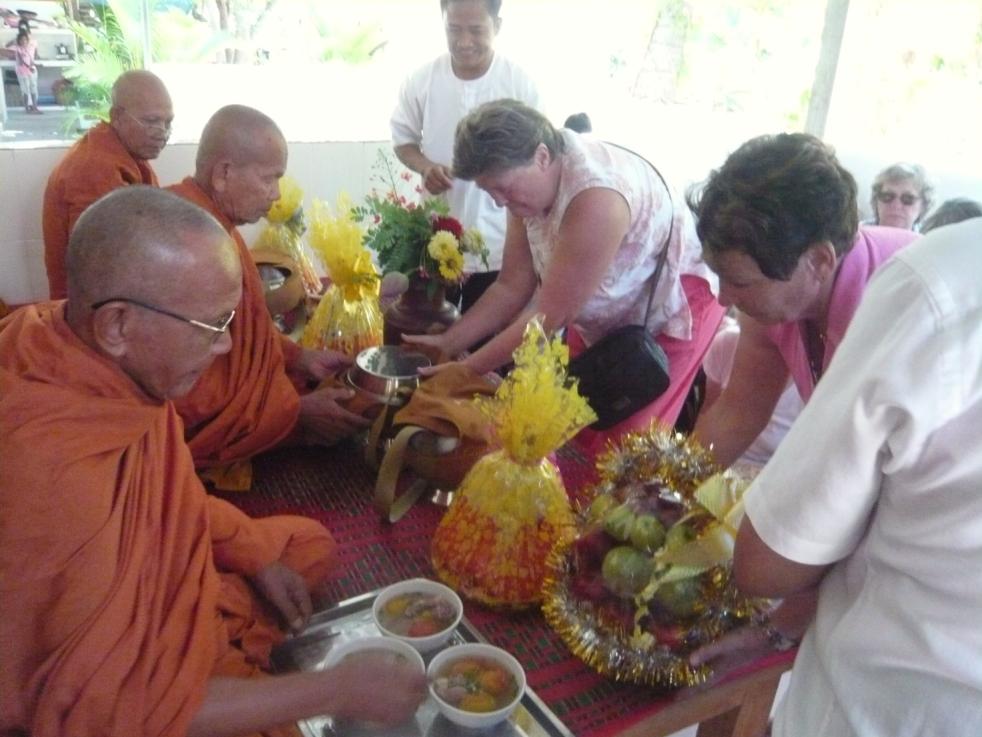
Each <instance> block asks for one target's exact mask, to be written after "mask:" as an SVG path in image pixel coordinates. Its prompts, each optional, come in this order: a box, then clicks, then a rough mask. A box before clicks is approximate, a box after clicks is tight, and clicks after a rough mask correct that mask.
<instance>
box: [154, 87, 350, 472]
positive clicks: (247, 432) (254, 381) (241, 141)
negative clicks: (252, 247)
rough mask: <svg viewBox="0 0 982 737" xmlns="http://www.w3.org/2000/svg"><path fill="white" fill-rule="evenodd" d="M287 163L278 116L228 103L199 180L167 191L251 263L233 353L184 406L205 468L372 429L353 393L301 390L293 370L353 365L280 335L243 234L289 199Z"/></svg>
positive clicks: (310, 374) (209, 131)
mask: <svg viewBox="0 0 982 737" xmlns="http://www.w3.org/2000/svg"><path fill="white" fill-rule="evenodd" d="M286 162H287V147H286V139H284V137H283V134H282V133H281V132H280V129H279V128H278V127H277V126H276V124H275V123H274V122H273V121H272V120H271V119H270V118H269V117H267V116H266V115H264V114H263V113H261V112H260V111H258V110H255V109H253V108H250V107H245V106H244V105H228V106H226V107H223V108H221V109H220V110H219V111H218V112H216V113H215V114H214V115H213V116H212V117H211V119H210V120H209V121H208V123H207V125H206V126H205V129H204V131H203V132H202V134H201V142H200V144H199V145H198V155H197V160H196V163H195V173H194V176H193V177H187V178H185V179H184V181H182V182H181V183H180V184H176V185H174V186H172V187H169V188H168V189H170V190H171V191H172V192H175V193H176V194H179V195H180V196H181V197H184V198H185V199H187V200H190V201H191V202H193V203H195V204H196V205H199V206H200V207H202V208H204V209H205V210H207V211H208V212H210V213H211V214H212V215H214V216H215V218H216V219H217V220H218V221H219V222H220V223H221V224H222V225H223V226H224V227H225V229H226V230H227V231H228V232H229V234H230V235H231V236H232V238H233V239H234V240H235V244H236V247H237V248H238V252H239V258H240V260H241V265H242V300H241V302H240V303H239V304H238V305H237V307H236V315H237V317H236V321H235V323H234V324H233V325H232V328H231V336H232V349H231V350H230V351H229V352H228V354H227V355H224V356H220V357H218V358H217V359H216V360H215V362H214V363H213V364H212V366H211V368H210V369H209V370H208V371H207V372H206V373H205V375H204V376H203V377H202V378H201V380H200V381H199V382H198V383H197V385H196V386H195V387H194V389H193V390H192V391H191V392H190V393H189V394H188V395H187V396H185V397H184V398H183V399H180V400H178V402H177V410H178V412H179V413H180V415H181V417H182V419H183V420H184V424H185V426H186V427H187V434H186V438H187V441H188V445H189V446H190V448H191V453H192V454H193V456H194V460H195V464H196V465H197V466H198V467H199V468H208V467H213V466H216V465H219V464H227V463H232V462H235V461H241V460H243V459H247V458H249V457H250V456H252V455H255V454H256V453H259V452H261V451H263V450H266V449H268V448H270V447H272V446H274V445H276V444H278V443H280V442H282V441H284V440H287V439H288V438H289V439H298V438H300V437H301V436H303V437H304V438H305V439H306V440H307V441H310V442H321V443H326V444H330V443H333V442H336V441H337V440H338V439H340V438H341V437H344V436H347V435H350V434H351V433H353V432H355V431H356V430H358V429H361V428H364V427H366V426H367V425H368V422H367V421H366V420H364V419H363V418H362V417H361V416H359V415H357V414H354V413H352V412H349V411H347V410H346V409H344V408H343V407H342V406H340V405H339V404H338V400H343V399H347V398H350V397H351V394H352V392H350V391H349V390H347V389H339V388H323V389H319V390H317V391H314V392H311V393H308V394H304V395H303V396H300V395H299V394H298V392H297V390H296V388H295V386H294V382H293V381H291V378H290V377H289V376H288V375H287V374H288V372H289V373H290V374H291V375H292V376H294V377H298V380H299V381H300V383H304V382H307V381H320V380H321V379H323V378H325V377H326V376H328V375H329V374H332V373H335V372H336V371H337V370H338V369H339V368H341V367H343V366H344V365H346V364H347V363H348V359H346V358H345V357H344V356H342V355H341V354H338V353H333V352H330V351H314V350H310V349H305V348H301V347H300V346H299V345H297V344H296V343H294V342H293V341H292V340H290V339H289V338H288V337H287V336H285V335H283V334H282V333H280V332H279V331H278V330H277V329H276V326H275V325H274V324H273V321H272V318H271V317H270V316H269V312H268V310H267V309H266V302H265V298H264V296H263V288H262V282H261V281H260V278H259V272H258V271H257V269H256V267H255V265H254V264H253V262H252V259H251V257H250V256H249V251H248V249H247V248H246V245H245V242H244V241H243V239H242V236H241V235H240V234H239V232H238V229H237V228H236V226H238V225H242V224H244V223H254V222H256V221H257V220H259V219H260V218H261V217H263V216H264V215H265V214H266V213H267V212H269V208H270V207H271V206H272V204H273V203H274V202H275V201H276V200H277V199H278V198H279V196H280V190H279V180H280V178H281V177H282V176H283V174H284V173H285V171H286Z"/></svg>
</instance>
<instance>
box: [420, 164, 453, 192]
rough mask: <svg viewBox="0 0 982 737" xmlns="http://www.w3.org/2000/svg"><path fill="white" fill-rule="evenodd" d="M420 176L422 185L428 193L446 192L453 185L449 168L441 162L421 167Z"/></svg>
mask: <svg viewBox="0 0 982 737" xmlns="http://www.w3.org/2000/svg"><path fill="white" fill-rule="evenodd" d="M421 176H422V177H423V186H424V187H426V191H427V192H429V193H430V194H440V193H441V192H446V191H447V190H448V189H450V188H451V187H452V186H453V177H452V176H451V175H450V169H448V168H447V167H445V166H444V165H443V164H433V165H432V166H428V167H426V168H425V169H423V171H422V173H421Z"/></svg>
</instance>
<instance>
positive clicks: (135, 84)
mask: <svg viewBox="0 0 982 737" xmlns="http://www.w3.org/2000/svg"><path fill="white" fill-rule="evenodd" d="M173 120H174V106H173V104H172V103H171V99H170V94H168V92H167V88H166V87H164V83H163V82H161V81H160V78H159V77H158V76H157V75H156V74H154V73H152V72H148V71H146V70H145V69H133V70H130V71H128V72H123V74H121V75H119V77H118V78H117V79H116V83H115V84H114V85H113V89H112V107H111V108H110V109H109V124H110V125H111V126H112V128H113V130H114V131H116V135H117V136H119V140H120V142H121V143H122V144H123V146H124V147H125V148H126V150H127V151H129V152H130V155H132V156H133V157H134V158H137V159H143V160H148V159H155V158H157V157H158V156H159V155H160V152H161V151H163V149H164V146H166V145H167V140H168V138H169V137H170V127H171V122H172V121H173Z"/></svg>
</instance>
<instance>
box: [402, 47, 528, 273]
mask: <svg viewBox="0 0 982 737" xmlns="http://www.w3.org/2000/svg"><path fill="white" fill-rule="evenodd" d="M503 98H511V99H515V100H520V101H521V102H524V103H525V104H526V105H529V106H531V107H538V106H539V93H538V91H537V90H536V88H535V85H534V84H533V83H532V80H531V79H530V78H529V76H528V75H527V74H526V73H525V72H524V71H522V69H521V68H519V67H518V66H517V65H516V64H514V63H512V62H510V61H509V60H508V59H506V58H504V57H503V56H502V55H501V54H498V53H495V55H494V58H493V59H492V60H491V66H490V67H489V68H488V71H487V72H486V73H485V74H484V76H482V77H479V78H478V79H460V78H459V77H457V75H455V74H454V73H453V67H452V66H451V63H450V54H444V55H443V56H440V57H439V58H437V59H435V60H434V61H432V62H429V63H428V64H426V65H425V66H423V67H420V68H419V69H417V70H416V71H415V72H413V73H412V74H411V75H410V76H409V77H408V78H407V79H406V81H405V82H403V85H402V89H401V90H400V92H399V104H398V105H397V106H396V109H395V111H394V112H393V113H392V120H391V121H390V124H391V126H392V145H393V146H403V145H405V144H407V143H415V144H417V145H418V146H419V148H420V151H422V152H423V155H424V156H426V158H428V159H430V160H431V161H435V162H436V163H438V164H444V165H445V166H447V167H450V166H451V165H452V164H453V144H454V133H455V132H456V130H457V123H459V122H460V120H461V118H463V117H464V116H465V115H467V113H469V112H470V111H471V110H473V109H474V108H476V107H477V106H478V105H482V104H484V103H485V102H491V101H492V100H501V99H503ZM440 196H441V197H445V198H446V200H447V202H448V203H449V204H450V214H451V215H453V216H454V217H455V218H457V219H458V220H460V222H461V223H462V224H463V225H464V227H466V228H477V229H478V230H480V231H481V235H483V236H484V240H485V243H486V244H487V246H488V251H489V254H488V263H489V268H490V270H491V271H497V270H499V269H500V268H501V252H502V247H503V246H504V243H505V224H506V221H507V218H506V211H505V209H504V208H502V207H498V206H497V205H495V204H494V200H492V199H491V196H490V195H488V194H487V193H486V192H484V191H482V190H481V189H480V188H479V187H478V186H477V185H476V184H474V182H465V181H463V180H462V179H455V180H454V183H453V187H451V188H450V189H449V190H447V191H446V192H444V193H443V194H442V195H440ZM464 268H465V269H466V270H467V271H470V272H474V271H484V270H485V269H484V265H483V264H482V263H481V262H480V261H479V260H478V259H477V258H475V257H474V256H472V255H465V263H464Z"/></svg>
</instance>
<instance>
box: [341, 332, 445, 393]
mask: <svg viewBox="0 0 982 737" xmlns="http://www.w3.org/2000/svg"><path fill="white" fill-rule="evenodd" d="M430 365H432V364H431V361H430V359H429V358H427V357H426V356H424V355H423V354H422V353H417V352H415V351H408V350H406V349H404V348H400V347H399V346H395V345H382V346H375V347H373V348H366V349H365V350H363V351H362V352H361V353H359V354H358V356H357V358H355V363H354V365H353V366H352V367H351V368H350V369H348V372H347V374H346V376H345V378H346V380H347V382H348V384H349V385H351V386H352V387H353V388H355V389H357V390H359V391H362V392H365V393H367V394H369V395H371V396H373V397H375V398H376V399H377V400H378V401H379V402H381V403H383V404H393V403H397V404H404V403H405V398H404V397H405V396H406V395H407V394H408V393H409V392H412V390H413V389H415V388H416V387H417V386H419V379H420V376H419V369H421V368H423V367H424V366H430Z"/></svg>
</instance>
